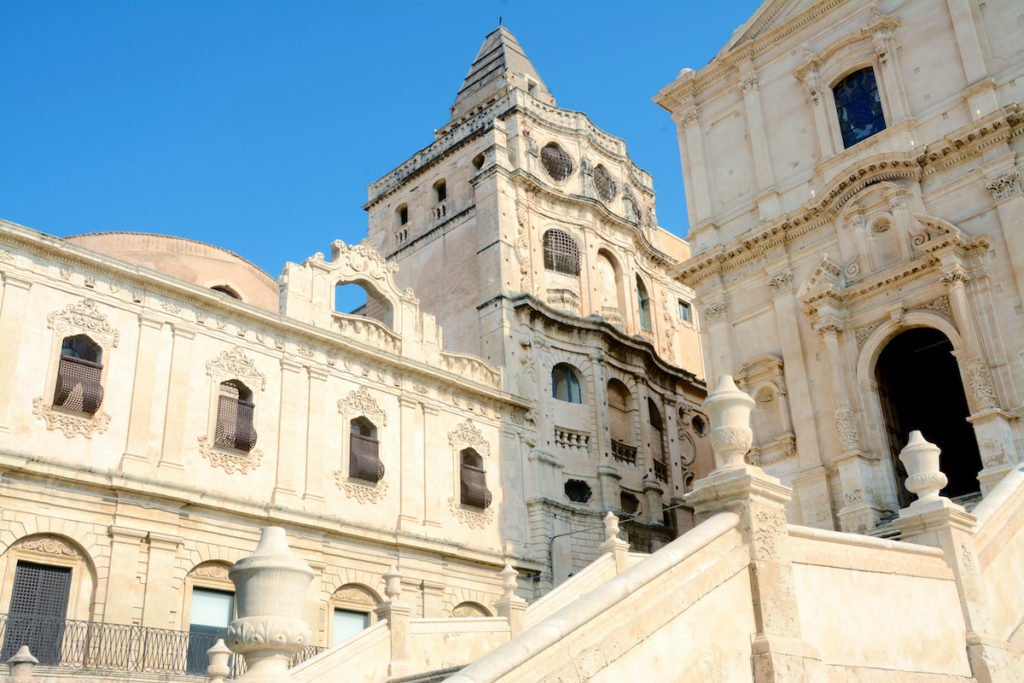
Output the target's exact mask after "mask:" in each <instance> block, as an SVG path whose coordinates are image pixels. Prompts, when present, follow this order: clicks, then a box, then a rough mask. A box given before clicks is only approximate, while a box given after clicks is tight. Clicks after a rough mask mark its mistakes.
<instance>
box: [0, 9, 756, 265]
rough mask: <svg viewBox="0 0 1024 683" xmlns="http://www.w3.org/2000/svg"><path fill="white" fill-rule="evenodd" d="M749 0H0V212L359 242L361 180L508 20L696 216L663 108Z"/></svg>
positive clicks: (190, 231)
mask: <svg viewBox="0 0 1024 683" xmlns="http://www.w3.org/2000/svg"><path fill="white" fill-rule="evenodd" d="M758 4H759V3H758V2H755V1H753V0H717V1H710V2H709V1H708V0H702V1H699V2H696V1H691V0H685V1H683V0H675V1H672V0H662V1H661V2H652V1H649V0H633V1H632V2H622V1H621V0H620V1H616V2H607V1H603V0H591V1H590V2H556V1H554V0H547V1H545V2H533V1H523V0H478V1H475V2H468V1H466V2H461V1H460V2H456V1H441V0H435V1H434V2H409V1H404V2H344V1H341V0H336V1H333V2H328V1H325V0H176V1H173V2H172V1H164V0H161V1H158V0H65V1H63V2H61V1H56V0H0V217H2V218H5V219H7V220H10V221H14V222H16V223H21V224H23V225H27V226H29V227H31V228H35V229H37V230H41V231H43V232H47V233H51V234H55V235H62V236H63V235H73V234H78V233H83V232H93V231H100V230H135V231H141V232H155V233H162V234H171V235H180V236H183V237H189V238H192V239H197V240H202V241H204V242H211V243H213V244H216V245H218V246H222V247H225V248H227V249H231V250H233V251H236V252H238V253H239V254H241V255H242V256H244V257H246V258H248V259H250V260H251V261H253V262H254V263H256V264H257V265H258V266H260V267H262V268H263V269H265V270H267V271H268V272H269V273H270V274H271V275H273V276H275V277H276V276H277V275H278V274H279V273H280V271H281V267H282V266H283V264H284V262H285V261H302V260H303V259H305V258H306V257H308V256H310V255H311V254H313V253H314V252H317V251H323V252H329V250H330V243H331V241H332V240H334V239H338V238H341V239H343V240H345V241H346V242H358V241H359V240H360V239H362V238H363V237H364V236H365V234H366V214H365V212H364V211H363V210H362V208H361V206H362V204H363V203H364V202H365V201H366V185H368V184H369V183H371V182H373V181H374V180H376V179H378V178H380V177H381V176H383V175H384V174H386V173H387V172H388V171H390V170H391V169H393V168H395V167H396V166H398V165H399V164H401V163H402V162H403V161H405V160H406V159H408V158H409V157H410V156H412V154H413V153H414V152H416V151H417V150H419V149H421V148H423V147H425V146H426V145H428V144H430V142H431V141H432V140H433V137H432V133H433V131H434V129H436V128H439V127H441V126H442V125H444V124H445V123H447V122H448V120H449V113H448V108H449V107H450V106H451V104H452V102H453V101H454V99H455V94H456V92H457V91H458V89H459V86H460V85H461V83H462V79H463V78H464V77H465V75H466V72H467V70H468V69H469V65H470V64H471V63H472V61H473V58H474V57H475V56H476V53H477V50H479V48H480V44H481V42H482V41H483V39H484V36H486V35H487V34H488V33H489V32H490V31H491V30H493V29H494V28H495V26H496V25H497V23H498V17H499V16H501V17H502V22H503V24H504V25H505V26H506V27H507V28H508V29H509V30H511V31H512V33H513V34H515V36H516V37H517V38H518V40H519V42H520V44H521V45H522V46H523V49H524V50H525V51H526V54H527V56H528V57H529V58H530V59H531V61H532V62H533V64H534V66H535V67H536V69H537V71H538V73H539V74H540V76H541V78H543V79H544V81H545V83H546V85H547V86H548V89H549V90H550V91H551V92H552V94H553V95H554V96H555V98H556V100H557V103H558V105H559V106H561V107H565V108H567V109H575V110H580V111H584V112H586V113H587V114H588V115H589V116H590V118H591V120H592V121H593V122H594V123H595V124H596V125H597V126H599V127H601V128H602V129H604V130H606V131H607V132H609V133H611V134H613V135H617V136H619V137H621V138H624V139H625V140H626V143H627V145H628V149H629V153H630V156H631V157H632V158H633V160H634V161H635V162H636V163H637V164H638V165H639V166H641V167H643V168H645V169H647V170H648V171H650V172H651V173H653V174H654V187H655V190H656V191H657V192H658V198H657V212H658V218H659V222H660V224H661V225H662V226H663V227H665V228H666V229H668V230H670V231H672V232H674V233H676V234H679V235H685V234H686V230H687V227H688V224H687V219H686V204H685V199H684V196H683V184H682V182H683V179H682V174H681V172H680V165H679V149H678V146H677V142H676V135H675V129H674V126H673V124H672V121H671V119H670V118H669V115H668V113H667V112H665V111H664V110H662V109H661V108H660V107H658V106H657V105H655V104H654V103H653V102H651V99H650V98H651V97H652V96H653V95H654V94H655V93H657V91H658V90H659V89H661V88H662V87H663V86H665V85H667V84H668V83H669V82H671V81H672V79H673V78H675V76H676V74H677V73H678V72H679V70H680V69H681V68H683V67H690V68H694V69H697V68H700V67H701V66H703V65H704V64H706V63H707V62H708V61H709V60H710V59H711V58H712V57H713V56H714V55H715V54H716V53H717V52H718V50H720V49H721V48H722V46H723V45H724V44H725V42H726V41H727V40H728V39H729V37H730V36H731V34H732V32H733V30H734V29H735V28H737V27H738V26H740V25H741V24H742V23H743V22H744V21H746V19H747V18H748V17H749V16H750V15H751V14H752V13H753V12H754V10H755V9H756V8H757V6H758Z"/></svg>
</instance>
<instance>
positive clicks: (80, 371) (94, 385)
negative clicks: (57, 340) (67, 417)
mask: <svg viewBox="0 0 1024 683" xmlns="http://www.w3.org/2000/svg"><path fill="white" fill-rule="evenodd" d="M102 372H103V364H102V363H97V362H94V361H90V360H85V359H84V358H75V357H74V356H69V355H66V354H62V355H61V357H60V364H59V366H58V369H57V386H56V387H55V388H54V391H53V406H54V407H55V408H61V409H62V410H70V411H74V412H79V413H86V414H87V415H94V414H95V413H96V411H97V410H99V408H100V404H101V403H102V402H103V387H102V385H100V375H101V374H102Z"/></svg>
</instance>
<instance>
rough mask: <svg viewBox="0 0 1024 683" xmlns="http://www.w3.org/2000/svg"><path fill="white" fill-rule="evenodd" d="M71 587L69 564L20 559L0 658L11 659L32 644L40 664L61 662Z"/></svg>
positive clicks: (33, 651)
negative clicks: (64, 565)
mask: <svg viewBox="0 0 1024 683" xmlns="http://www.w3.org/2000/svg"><path fill="white" fill-rule="evenodd" d="M70 587H71V569H70V568H68V567H51V566H49V565H44V564H33V563H31V562H22V561H19V562H18V564H17V566H16V567H15V569H14V586H13V587H12V588H11V603H10V605H9V606H8V608H7V628H6V631H5V632H4V645H3V651H2V652H0V659H3V661H7V660H8V659H10V658H11V657H12V656H14V653H15V652H17V651H18V650H19V649H20V648H21V646H22V645H28V648H29V650H31V651H32V654H34V655H35V656H36V659H38V660H39V663H40V664H44V665H48V666H55V665H57V664H60V648H61V643H62V641H63V639H64V628H65V623H66V622H65V620H66V619H67V609H68V591H69V589H70Z"/></svg>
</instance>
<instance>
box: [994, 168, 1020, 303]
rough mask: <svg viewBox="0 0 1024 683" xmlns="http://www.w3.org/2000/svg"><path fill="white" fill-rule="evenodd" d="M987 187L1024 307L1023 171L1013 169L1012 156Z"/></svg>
mask: <svg viewBox="0 0 1024 683" xmlns="http://www.w3.org/2000/svg"><path fill="white" fill-rule="evenodd" d="M985 187H986V189H988V191H989V192H990V193H991V194H992V203H993V204H994V205H995V207H996V215H997V216H999V225H1000V227H1001V228H1002V230H1001V232H1002V234H1003V240H1004V241H1005V242H1006V256H1007V257H1008V258H1009V259H1010V265H1011V267H1012V268H1013V276H1014V280H1015V281H1016V282H1017V294H1018V296H1020V302H1021V304H1024V194H1022V193H1021V188H1020V172H1019V171H1017V169H1016V167H1015V166H1014V159H1013V154H1010V155H1008V158H1007V160H1006V162H1005V163H1004V164H1001V166H1000V168H999V169H998V170H997V171H996V172H995V173H993V174H992V175H991V176H989V177H988V182H987V183H986V185H985Z"/></svg>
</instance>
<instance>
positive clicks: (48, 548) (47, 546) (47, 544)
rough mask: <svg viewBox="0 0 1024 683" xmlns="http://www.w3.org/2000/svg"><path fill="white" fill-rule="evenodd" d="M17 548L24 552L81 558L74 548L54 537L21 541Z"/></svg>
mask: <svg viewBox="0 0 1024 683" xmlns="http://www.w3.org/2000/svg"><path fill="white" fill-rule="evenodd" d="M15 546H16V547H17V548H20V549H22V550H31V551H32V552H36V553H45V554H47V555H58V556H61V557H79V553H78V551H76V550H75V549H74V548H72V547H71V546H69V545H68V544H67V543H65V542H64V541H62V540H60V539H57V538H52V537H44V538H29V539H26V540H24V541H19V542H18V543H17V544H15Z"/></svg>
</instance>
